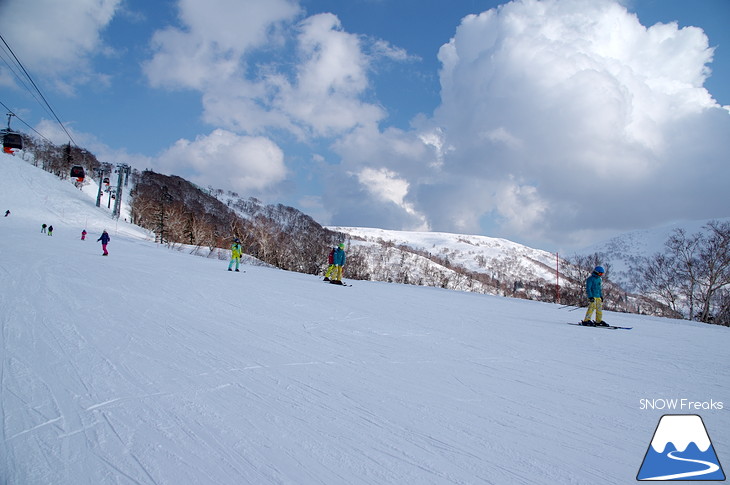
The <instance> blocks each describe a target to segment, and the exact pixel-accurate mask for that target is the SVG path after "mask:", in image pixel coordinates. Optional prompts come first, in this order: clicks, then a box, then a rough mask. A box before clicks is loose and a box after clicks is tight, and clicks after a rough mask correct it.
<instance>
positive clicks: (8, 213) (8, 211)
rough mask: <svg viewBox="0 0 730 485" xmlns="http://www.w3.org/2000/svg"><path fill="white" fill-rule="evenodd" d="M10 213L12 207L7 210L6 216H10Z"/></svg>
mask: <svg viewBox="0 0 730 485" xmlns="http://www.w3.org/2000/svg"><path fill="white" fill-rule="evenodd" d="M9 215H10V209H8V210H6V211H5V217H8V216H9Z"/></svg>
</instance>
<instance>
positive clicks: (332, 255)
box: [324, 248, 337, 281]
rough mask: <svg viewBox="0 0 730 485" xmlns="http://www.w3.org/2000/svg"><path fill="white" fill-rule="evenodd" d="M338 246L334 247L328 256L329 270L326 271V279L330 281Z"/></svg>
mask: <svg viewBox="0 0 730 485" xmlns="http://www.w3.org/2000/svg"><path fill="white" fill-rule="evenodd" d="M336 250H337V248H332V249H331V250H330V254H329V256H327V263H328V264H329V266H327V271H326V272H325V273H324V281H329V280H330V276H331V275H332V272H333V271H334V269H335V251H336Z"/></svg>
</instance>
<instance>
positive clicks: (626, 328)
mask: <svg viewBox="0 0 730 485" xmlns="http://www.w3.org/2000/svg"><path fill="white" fill-rule="evenodd" d="M568 325H577V326H579V327H586V328H605V329H608V330H631V329H632V328H634V327H618V326H616V325H608V326H605V325H583V324H582V323H573V322H568Z"/></svg>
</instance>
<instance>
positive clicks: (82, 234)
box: [81, 229, 87, 241]
mask: <svg viewBox="0 0 730 485" xmlns="http://www.w3.org/2000/svg"><path fill="white" fill-rule="evenodd" d="M86 234H87V232H86V229H84V230H83V231H81V240H82V241H86Z"/></svg>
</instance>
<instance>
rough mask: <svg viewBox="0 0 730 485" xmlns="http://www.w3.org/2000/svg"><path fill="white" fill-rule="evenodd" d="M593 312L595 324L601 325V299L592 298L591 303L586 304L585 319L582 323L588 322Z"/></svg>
mask: <svg viewBox="0 0 730 485" xmlns="http://www.w3.org/2000/svg"><path fill="white" fill-rule="evenodd" d="M594 311H595V312H596V322H598V323H601V322H602V321H603V298H594V299H593V301H592V302H590V303H589V304H588V310H587V311H586V317H585V318H584V319H583V321H584V322H585V321H588V320H590V319H591V317H592V316H593V312H594Z"/></svg>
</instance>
